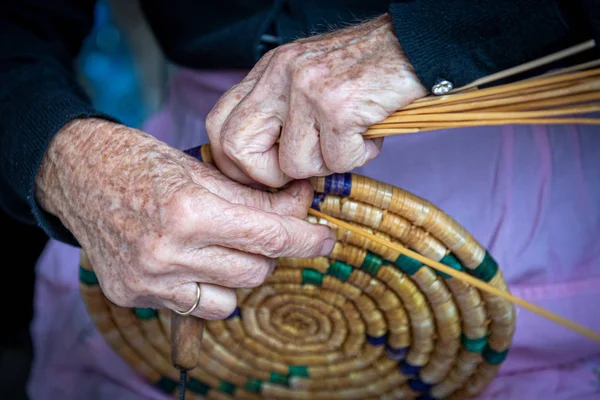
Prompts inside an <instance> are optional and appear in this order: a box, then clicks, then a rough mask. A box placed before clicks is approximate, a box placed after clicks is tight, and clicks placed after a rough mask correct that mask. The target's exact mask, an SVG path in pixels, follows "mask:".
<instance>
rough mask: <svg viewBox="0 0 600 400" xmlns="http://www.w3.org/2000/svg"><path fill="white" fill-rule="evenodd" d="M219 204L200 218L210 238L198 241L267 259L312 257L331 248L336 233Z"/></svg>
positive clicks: (248, 208)
mask: <svg viewBox="0 0 600 400" xmlns="http://www.w3.org/2000/svg"><path fill="white" fill-rule="evenodd" d="M221 201H222V202H223V204H220V205H219V206H218V207H214V208H212V211H208V212H209V213H210V214H207V215H206V216H205V217H204V218H202V220H203V221H204V224H205V225H207V224H208V225H210V226H209V227H208V229H204V231H207V232H210V235H206V234H205V235H203V236H204V237H202V238H198V239H199V240H201V241H206V242H209V243H210V244H213V245H220V246H224V247H230V248H234V249H238V250H240V251H245V252H249V253H254V254H261V255H264V256H266V257H269V258H278V257H298V258H312V257H317V256H324V255H328V254H330V253H331V250H332V249H333V246H334V244H335V233H334V232H333V230H332V229H330V228H329V227H327V226H325V225H318V224H311V223H309V222H307V221H304V220H301V219H298V218H295V217H289V216H280V215H278V214H275V213H269V212H266V211H262V210H259V209H256V208H251V207H245V206H241V205H237V204H231V203H229V204H228V205H227V204H226V203H225V202H224V201H223V200H221Z"/></svg>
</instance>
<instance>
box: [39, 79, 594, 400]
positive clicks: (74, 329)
mask: <svg viewBox="0 0 600 400" xmlns="http://www.w3.org/2000/svg"><path fill="white" fill-rule="evenodd" d="M243 76H244V71H228V72H219V73H216V72H210V73H193V72H190V71H182V72H180V73H179V74H178V75H176V77H175V79H174V81H173V82H172V85H171V90H170V94H169V98H168V101H167V103H166V104H165V107H164V109H163V110H161V112H159V113H158V114H157V115H156V116H154V117H153V118H152V119H150V120H149V121H148V124H147V126H146V127H145V129H146V131H148V132H149V133H151V134H153V135H155V136H156V137H158V138H160V139H161V140H164V141H166V142H167V143H170V144H172V145H173V146H175V147H178V148H181V149H184V148H188V147H192V146H195V145H198V144H201V143H206V142H207V137H206V132H205V129H204V120H203V118H204V116H205V115H206V113H208V111H209V110H210V108H211V107H212V105H213V104H214V103H215V102H216V100H217V99H218V98H219V97H220V96H221V94H222V93H223V91H225V90H227V89H228V88H229V87H231V86H232V85H233V84H235V83H236V82H237V81H239V80H240V79H241V78H242V77H243ZM599 134H600V132H599V131H598V128H596V127H591V126H553V127H548V126H533V127H531V126H508V127H486V128H476V129H456V130H449V131H440V132H430V133H423V134H418V135H404V136H400V137H395V138H388V139H386V143H385V144H384V147H383V152H382V154H381V156H380V157H378V158H377V159H376V160H374V161H373V162H371V163H370V164H369V165H368V166H366V167H364V168H362V169H360V170H358V171H356V172H358V173H361V174H364V175H368V176H370V177H373V178H376V179H379V180H382V181H385V182H388V183H391V184H394V185H397V186H399V187H402V188H404V189H407V190H409V191H411V192H413V193H415V194H417V195H419V196H422V197H425V198H427V199H428V200H430V201H432V202H433V203H434V204H436V205H437V206H438V207H440V208H441V209H443V210H444V211H445V212H447V213H448V214H449V215H451V216H452V217H454V218H455V219H456V220H457V221H459V222H460V223H461V224H462V225H463V226H465V227H466V228H467V229H468V230H469V231H470V232H471V233H472V234H473V235H474V236H475V237H476V238H477V239H478V240H479V241H480V242H481V243H482V244H483V245H484V246H486V247H487V248H488V249H489V250H490V252H491V254H493V256H494V257H495V258H496V260H497V261H498V262H499V264H500V267H501V268H502V270H503V272H504V275H505V277H506V279H507V282H508V284H509V286H510V288H511V291H512V292H513V293H514V294H515V295H516V296H518V297H521V298H523V299H525V300H528V301H530V302H533V303H535V304H537V305H539V306H541V307H544V308H546V309H549V310H551V311H553V312H555V313H557V314H559V315H562V316H564V317H566V318H569V319H572V320H574V321H576V322H578V323H580V324H582V325H584V326H587V327H589V328H591V329H593V330H595V331H598V332H600V311H598V305H599V304H600V241H599V240H598V238H599V237H600V185H598V183H600V164H599V162H598V160H599V159H600V135H599ZM77 266H78V252H77V249H74V248H71V247H69V246H67V245H64V244H61V243H57V242H54V241H51V242H50V243H49V245H48V247H47V249H46V251H45V252H44V254H43V255H42V257H41V259H40V261H39V263H38V266H37V273H38V283H37V288H36V318H35V321H34V323H33V325H32V332H33V335H34V340H35V345H36V350H37V356H36V357H37V358H36V362H35V364H34V369H33V373H32V377H31V382H30V390H31V393H32V397H33V398H34V399H55V398H61V399H65V400H66V399H81V398H95V399H100V398H102V399H104V398H107V399H138V398H140V399H141V398H145V399H165V398H166V397H165V396H163V395H161V394H159V393H158V392H156V391H155V390H154V389H152V388H151V387H149V386H148V385H146V384H145V383H144V382H143V380H141V379H140V378H139V377H137V375H136V374H135V372H134V371H132V370H131V369H130V368H129V367H128V366H127V365H125V363H124V362H123V361H122V360H121V359H120V358H119V357H118V356H117V355H115V354H114V352H113V351H112V350H111V349H110V348H109V347H108V346H107V345H106V344H105V343H104V341H103V339H102V337H101V336H100V335H99V334H98V332H97V331H96V330H95V328H94V326H93V324H92V323H91V321H90V320H89V318H88V316H87V314H86V312H85V308H84V306H83V304H82V302H81V299H80V297H79V293H78V286H77V279H78V278H77ZM571 398H573V399H575V398H577V399H598V398H600V345H599V344H597V343H593V342H592V341H591V340H589V339H586V338H584V337H583V336H581V335H579V334H576V333H573V332H571V331H570V330H567V329H566V328H563V327H560V326H558V325H556V324H555V323H552V322H549V321H548V320H546V319H544V318H542V317H538V316H537V315H535V314H533V313H531V312H529V311H527V310H523V309H518V314H517V333H516V335H515V338H514V343H513V347H512V350H511V352H510V353H509V357H508V358H507V360H506V362H505V363H504V365H503V367H502V369H501V372H500V375H499V376H498V378H497V379H496V380H495V381H494V382H493V383H492V385H491V386H490V387H489V389H488V390H487V391H486V393H485V395H483V396H481V397H480V399H484V400H488V399H489V400H491V399H498V400H499V399H503V400H511V399H548V400H563V399H571Z"/></svg>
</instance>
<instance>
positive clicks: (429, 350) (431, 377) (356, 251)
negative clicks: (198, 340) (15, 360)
mask: <svg viewBox="0 0 600 400" xmlns="http://www.w3.org/2000/svg"><path fill="white" fill-rule="evenodd" d="M200 153H201V152H200V151H197V152H196V155H197V158H198V159H200V160H201V159H202V157H201V156H200ZM205 161H207V160H206V157H205ZM312 184H313V187H314V190H315V200H314V202H313V208H315V209H318V210H320V211H322V212H324V213H325V214H328V215H330V216H333V217H336V218H339V219H341V220H344V221H347V222H350V223H352V224H353V225H356V226H359V227H361V228H362V229H365V230H367V231H368V232H371V233H374V234H376V235H377V236H379V237H382V238H385V239H387V240H389V241H392V242H396V243H400V244H402V245H404V246H406V247H408V248H410V249H412V250H414V251H416V252H418V253H420V254H421V255H423V256H425V257H428V258H430V259H433V260H435V261H440V262H442V263H443V264H445V265H448V266H450V267H452V268H454V269H458V270H461V271H464V272H467V273H470V274H472V275H473V276H475V277H477V278H479V279H482V280H484V281H486V282H488V283H489V284H491V285H492V286H494V287H496V288H499V289H500V290H503V291H506V290H507V287H506V283H505V281H504V278H503V276H502V273H501V271H500V269H499V268H498V265H497V263H496V262H495V261H494V259H493V258H492V256H491V255H490V254H489V253H488V252H487V251H486V249H485V248H483V247H482V246H481V245H480V244H479V243H478V242H477V241H476V240H475V239H474V238H473V237H472V236H471V235H470V234H469V232H467V231H466V230H465V229H464V228H463V227H461V226H460V225H459V224H458V223H457V222H456V221H454V220H453V219H452V218H451V217H449V216H448V215H446V214H445V213H444V212H443V211H441V210H440V209H438V208H437V207H435V206H434V205H433V204H431V203H430V202H428V201H426V200H424V199H421V198H419V197H417V196H415V195H413V194H411V193H408V192H406V191H404V190H402V189H399V188H397V187H393V186H390V185H388V184H385V183H382V182H378V181H376V180H373V179H370V178H367V177H364V176H359V175H353V174H340V175H333V176H329V177H326V178H316V179H313V180H312ZM308 220H309V221H311V222H313V223H321V224H328V225H329V226H331V227H332V228H333V229H335V230H336V232H337V240H338V241H337V243H336V246H335V248H334V250H333V252H332V254H331V255H330V257H328V258H327V257H321V258H315V259H280V260H279V261H278V266H277V268H276V269H275V272H274V273H273V274H272V275H271V276H270V277H269V278H268V279H267V280H266V281H265V283H264V284H263V285H262V286H260V287H258V288H255V289H252V290H239V291H238V308H237V309H236V311H235V312H234V313H233V314H232V315H231V316H230V317H229V318H227V319H226V320H223V321H207V322H206V324H205V330H204V336H203V344H202V355H201V359H200V365H199V367H197V368H196V369H194V370H193V371H191V372H190V373H189V381H188V386H187V393H186V396H189V397H187V398H189V399H193V398H208V399H230V398H240V399H259V398H273V399H276V398H281V399H328V400H329V399H371V398H372V399H404V398H406V399H418V398H420V399H462V398H470V397H473V396H476V395H477V394H479V393H481V392H482V391H483V390H485V388H486V387H487V386H488V384H489V383H490V382H491V380H493V379H494V377H495V376H496V374H497V372H498V370H499V368H500V366H501V364H502V362H503V361H504V360H505V358H506V356H507V354H508V351H509V348H510V345H511V342H512V338H513V335H514V332H515V309H514V306H513V304H512V303H510V302H509V301H507V300H504V299H502V298H500V297H497V296H494V295H490V294H488V293H486V292H482V291H479V290H478V289H476V288H474V287H472V286H470V285H469V284H467V283H464V282H462V281H460V280H457V279H456V278H451V277H449V276H444V274H442V273H437V272H436V271H435V270H433V269H431V268H429V267H427V266H424V265H422V264H421V263H420V262H418V261H416V260H414V259H412V258H409V257H407V256H404V255H400V254H398V253H397V252H395V251H391V250H390V249H388V248H386V247H383V246H381V245H380V244H377V243H373V242H371V241H370V240H367V239H364V238H363V237H362V236H358V235H356V234H355V233H352V232H349V231H346V230H344V229H341V228H338V227H336V226H335V225H333V224H330V223H329V222H327V221H325V220H318V219H317V218H315V217H313V216H309V217H308ZM80 288H81V294H82V296H83V299H84V302H85V303H86V305H87V309H88V312H89V314H90V316H91V318H92V319H93V321H94V323H95V325H96V327H97V328H98V329H99V331H100V332H101V333H102V335H103V337H104V338H105V339H106V341H107V342H108V343H109V345H110V346H112V348H113V349H114V350H115V351H116V352H117V353H118V354H119V355H120V356H121V357H122V358H123V359H124V360H125V361H126V362H128V363H129V364H130V365H131V366H133V368H135V369H136V370H137V371H138V372H139V373H141V374H142V375H143V376H145V377H146V378H147V379H148V381H149V382H150V383H151V384H154V385H156V386H157V387H158V388H159V389H160V390H162V391H165V392H166V393H170V394H173V395H177V391H178V389H177V382H178V379H179V371H178V370H177V369H175V368H174V367H173V366H172V365H171V362H170V343H169V338H170V311H168V310H151V309H128V308H121V307H118V306H116V305H114V304H112V303H111V302H110V301H109V300H108V299H107V298H106V297H105V296H104V295H103V293H102V291H101V288H100V286H99V284H98V280H97V278H96V275H95V274H94V272H93V266H92V265H91V264H90V262H89V260H88V259H87V258H86V256H85V254H84V253H82V254H81V264H80Z"/></svg>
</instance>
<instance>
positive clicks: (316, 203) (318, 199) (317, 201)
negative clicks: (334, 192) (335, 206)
mask: <svg viewBox="0 0 600 400" xmlns="http://www.w3.org/2000/svg"><path fill="white" fill-rule="evenodd" d="M323 200H325V194H324V193H315V194H314V196H313V200H312V205H311V208H312V209H314V210H317V211H321V203H322V202H323Z"/></svg>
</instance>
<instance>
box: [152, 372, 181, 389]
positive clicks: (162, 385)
mask: <svg viewBox="0 0 600 400" xmlns="http://www.w3.org/2000/svg"><path fill="white" fill-rule="evenodd" d="M178 385H179V383H177V382H175V381H174V380H173V379H170V378H167V377H166V376H161V377H160V379H159V380H158V382H156V387H157V388H159V389H160V390H162V391H163V392H164V393H173V392H174V391H175V389H176V388H177V386H178Z"/></svg>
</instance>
